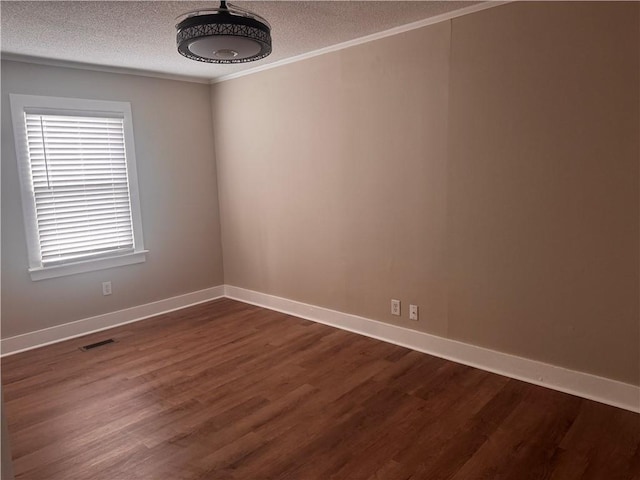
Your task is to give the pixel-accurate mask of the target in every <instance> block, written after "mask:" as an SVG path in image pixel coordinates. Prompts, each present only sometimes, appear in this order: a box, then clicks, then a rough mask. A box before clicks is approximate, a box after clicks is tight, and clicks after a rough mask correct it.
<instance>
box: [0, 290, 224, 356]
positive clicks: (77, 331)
mask: <svg viewBox="0 0 640 480" xmlns="http://www.w3.org/2000/svg"><path fill="white" fill-rule="evenodd" d="M223 296H224V286H223V285H220V286H217V287H211V288H206V289H204V290H198V291H195V292H190V293H185V294H184V295H178V296H175V297H171V298H165V299H164V300H159V301H157V302H151V303H146V304H144V305H138V306H136V307H131V308H125V309H124V310H118V311H116V312H110V313H105V314H103V315H96V316H95V317H89V318H84V319H82V320H77V321H75V322H70V323H65V324H63V325H56V326H55V327H50V328H45V329H42V330H36V331H35V332H29V333H25V334H22V335H16V336H15V337H9V338H4V339H2V342H0V351H1V352H2V355H1V356H2V357H4V356H7V355H13V354H15V353H20V352H24V351H26V350H32V349H34V348H39V347H44V346H45V345H50V344H52V343H58V342H62V341H64V340H69V339H70V338H75V337H81V336H83V335H87V334H89V333H95V332H100V331H102V330H107V329H109V328H113V327H117V326H119V325H125V324H127V323H133V322H138V321H140V320H144V319H146V318H149V317H154V316H156V315H160V314H163V313H168V312H172V311H174V310H180V309H182V308H185V307H190V306H192V305H197V304H198V303H204V302H209V301H211V300H215V299H217V298H222V297H223Z"/></svg>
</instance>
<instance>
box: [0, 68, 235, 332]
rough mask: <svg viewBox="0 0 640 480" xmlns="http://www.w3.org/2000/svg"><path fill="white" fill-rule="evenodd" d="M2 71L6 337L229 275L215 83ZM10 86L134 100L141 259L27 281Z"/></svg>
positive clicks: (14, 90)
mask: <svg viewBox="0 0 640 480" xmlns="http://www.w3.org/2000/svg"><path fill="white" fill-rule="evenodd" d="M1 74H2V97H1V101H2V337H3V338H6V337H11V336H14V335H17V334H21V333H25V332H30V331H34V330H39V329H42V328H46V327H51V326H54V325H59V324H63V323H67V322H71V321H74V320H79V319H83V318H87V317H90V316H93V315H98V314H102V313H106V312H112V311H116V310H120V309H123V308H127V307H132V306H136V305H141V304H144V303H148V302H152V301H155V300H161V299H165V298H169V297H172V296H175V295H180V294H184V293H187V292H192V291H195V290H200V289H203V288H208V287H212V286H216V285H220V284H222V283H223V275H222V260H221V249H220V232H219V228H220V223H219V219H218V212H219V210H218V198H217V187H216V171H215V161H214V156H213V138H212V135H211V131H212V128H213V127H212V118H211V107H210V90H209V86H207V85H200V84H194V83H187V82H176V81H169V80H160V79H152V78H147V77H139V76H130V75H115V74H110V73H99V72H91V71H82V70H75V69H66V68H55V67H46V66H38V65H31V64H25V63H18V62H2V70H1ZM9 93H23V94H33V95H50V96H62V97H65V96H66V97H77V98H89V99H100V100H119V101H128V102H131V108H132V112H133V123H134V135H135V144H136V160H137V167H138V177H139V187H140V203H141V207H142V222H143V231H144V240H145V247H146V248H147V249H148V250H149V254H148V255H147V261H146V262H145V263H144V264H139V265H130V266H125V267H119V268H113V269H108V270H100V271H97V272H91V273H85V274H80V275H72V276H67V277H59V278H54V279H49V280H42V281H37V282H32V281H31V280H30V278H29V275H28V273H27V250H26V244H25V234H24V225H23V221H22V209H21V203H20V192H19V185H18V176H17V175H18V171H17V163H16V158H15V148H14V142H13V129H12V126H11V119H10V106H9V101H8V100H9V97H8V94H9ZM106 280H111V281H112V283H113V294H112V295H111V296H107V297H105V296H102V289H101V282H103V281H106Z"/></svg>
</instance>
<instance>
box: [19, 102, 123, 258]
mask: <svg viewBox="0 0 640 480" xmlns="http://www.w3.org/2000/svg"><path fill="white" fill-rule="evenodd" d="M25 121H26V128H27V146H28V150H29V160H30V167H31V174H32V187H33V192H34V196H35V204H36V216H37V225H38V236H39V242H40V252H41V257H42V263H43V265H45V266H46V265H47V264H56V263H61V262H62V263H64V262H65V261H69V260H73V259H78V258H85V257H87V256H96V255H98V256H99V255H101V254H110V253H113V252H117V251H125V250H128V249H129V250H130V249H133V246H134V239H133V228H132V221H131V201H130V196H129V184H128V172H127V162H126V149H125V138H124V121H123V118H118V117H99V116H95V117H93V116H88V115H87V116H85V115H82V116H78V115H46V114H37V113H26V114H25Z"/></svg>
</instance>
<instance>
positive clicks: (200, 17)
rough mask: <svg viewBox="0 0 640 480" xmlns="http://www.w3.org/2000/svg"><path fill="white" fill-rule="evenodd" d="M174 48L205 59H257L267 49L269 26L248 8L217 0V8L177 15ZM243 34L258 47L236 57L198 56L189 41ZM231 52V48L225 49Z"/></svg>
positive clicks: (188, 55) (268, 51)
mask: <svg viewBox="0 0 640 480" xmlns="http://www.w3.org/2000/svg"><path fill="white" fill-rule="evenodd" d="M177 20H178V24H177V25H176V29H177V36H176V41H177V44H178V52H179V53H180V54H181V55H183V56H184V57H186V58H189V59H191V60H196V61H200V62H207V63H245V62H252V61H255V60H260V59H261V58H264V57H266V56H267V55H269V54H270V53H271V26H270V25H269V23H268V22H267V21H266V20H264V19H263V18H262V17H260V16H259V15H256V14H254V13H253V12H250V11H248V10H244V9H242V8H239V7H236V6H235V5H231V4H227V3H226V2H225V1H221V2H220V7H219V8H211V9H206V10H195V11H192V12H188V13H185V14H183V15H181V16H180V17H178V18H177ZM225 37H227V38H238V39H240V38H244V39H246V40H249V41H251V42H253V43H254V44H255V45H256V47H258V48H259V50H258V51H256V52H254V53H253V54H251V55H249V56H240V57H237V58H232V57H230V58H220V57H218V58H214V57H213V56H208V55H205V56H202V53H200V52H198V53H197V52H196V51H194V50H193V49H192V45H193V44H194V43H196V42H198V41H201V40H204V39H206V38H220V39H222V38H225ZM222 51H223V50H219V52H222ZM226 52H232V53H235V52H233V50H225V53H226Z"/></svg>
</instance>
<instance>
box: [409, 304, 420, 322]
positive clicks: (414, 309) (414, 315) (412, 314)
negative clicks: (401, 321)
mask: <svg viewBox="0 0 640 480" xmlns="http://www.w3.org/2000/svg"><path fill="white" fill-rule="evenodd" d="M409 320H415V321H416V322H417V321H418V305H409Z"/></svg>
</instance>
